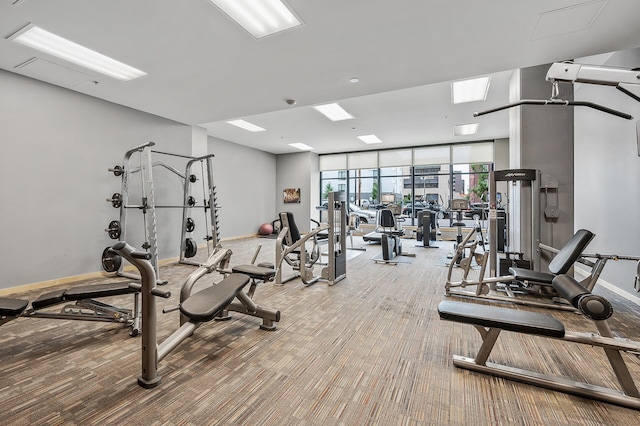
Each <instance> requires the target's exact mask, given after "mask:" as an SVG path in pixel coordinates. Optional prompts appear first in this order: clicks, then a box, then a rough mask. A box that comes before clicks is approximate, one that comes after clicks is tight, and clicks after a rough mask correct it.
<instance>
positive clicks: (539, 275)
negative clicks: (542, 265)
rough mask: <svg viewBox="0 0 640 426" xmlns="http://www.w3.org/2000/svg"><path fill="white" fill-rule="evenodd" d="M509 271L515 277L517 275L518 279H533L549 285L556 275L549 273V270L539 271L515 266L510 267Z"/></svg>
mask: <svg viewBox="0 0 640 426" xmlns="http://www.w3.org/2000/svg"><path fill="white" fill-rule="evenodd" d="M509 273H510V274H511V275H513V276H514V277H516V280H518V281H533V282H536V283H540V284H546V285H549V286H550V285H551V282H552V281H553V277H555V275H553V274H549V273H547V272H538V271H532V270H531V269H525V268H514V267H510V268H509Z"/></svg>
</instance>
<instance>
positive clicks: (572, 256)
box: [509, 229, 595, 290]
mask: <svg viewBox="0 0 640 426" xmlns="http://www.w3.org/2000/svg"><path fill="white" fill-rule="evenodd" d="M594 236H595V235H594V234H593V233H592V232H590V231H587V230H586V229H579V230H578V231H577V232H576V233H575V234H574V235H573V237H571V239H570V240H569V241H567V243H566V244H565V245H564V246H563V247H562V248H561V249H560V250H559V251H558V253H557V254H556V255H555V257H554V258H553V260H551V262H550V263H549V267H548V269H549V272H539V271H532V270H530V269H525V268H517V267H510V268H509V273H510V274H511V275H513V277H514V278H515V280H516V281H519V282H522V283H524V284H525V285H529V284H530V283H535V284H539V285H542V286H547V287H551V283H552V281H553V278H554V277H556V276H557V275H561V274H566V273H567V272H569V270H570V269H571V267H572V266H573V264H574V263H576V261H577V260H578V259H579V258H580V255H581V254H582V253H583V252H584V249H585V248H586V247H587V245H589V243H590V242H591V240H592V239H593V237H594ZM589 290H592V289H589Z"/></svg>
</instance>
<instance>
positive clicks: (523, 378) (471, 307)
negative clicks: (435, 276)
mask: <svg viewBox="0 0 640 426" xmlns="http://www.w3.org/2000/svg"><path fill="white" fill-rule="evenodd" d="M552 285H553V287H554V288H555V289H556V291H558V293H560V294H562V296H563V297H564V298H566V299H567V300H568V301H570V302H571V304H572V305H573V306H574V307H575V308H576V309H578V310H579V311H580V312H581V313H582V314H584V315H585V316H586V317H588V318H590V319H592V320H593V321H594V323H595V325H596V327H597V329H598V331H599V332H600V335H598V334H594V333H573V332H567V331H565V329H564V325H563V324H562V323H561V322H560V321H558V320H556V319H555V318H553V317H551V316H548V315H544V314H540V313H537V312H528V311H520V310H514V309H508V308H501V307H495V306H488V305H479V304H472V303H464V302H452V301H443V302H440V304H439V305H438V314H439V315H440V318H441V319H443V320H447V321H454V322H459V323H464V324H471V325H473V326H474V327H475V328H476V329H477V330H478V332H479V333H480V336H481V337H482V345H481V346H480V349H479V350H478V353H477V354H476V356H475V358H467V357H463V356H459V355H454V356H453V364H454V365H455V366H456V367H460V368H464V369H468V370H472V371H476V372H479V373H484V374H490V375H493V376H497V377H501V378H504V379H508V380H515V381H519V382H522V383H526V384H532V385H535V386H539V387H544V388H548V389H552V390H555V391H559V392H565V393H569V394H573V395H578V396H581V397H584V398H591V399H596V400H600V401H604V402H608V403H612V404H617V405H621V406H624V407H629V408H633V409H636V410H640V393H639V392H638V389H637V388H636V385H635V383H634V381H633V378H632V377H631V374H630V372H629V369H628V368H627V365H626V364H625V362H624V359H623V358H622V352H630V353H637V352H638V351H640V342H634V341H631V340H628V339H620V338H615V337H614V336H613V333H612V331H611V330H610V329H609V327H608V325H607V322H606V320H607V319H608V318H609V317H610V316H611V315H612V314H613V309H612V307H611V304H610V303H609V302H608V301H607V300H606V299H605V298H603V297H601V296H597V295H594V294H592V293H591V292H589V291H588V290H587V289H586V288H584V287H583V286H582V285H580V283H578V282H577V281H576V280H574V279H573V278H572V277H570V276H568V275H559V276H557V277H555V278H554V279H553V280H552ZM503 330H504V331H509V332H513V333H523V334H530V335H536V336H542V337H550V338H555V339H562V340H565V341H568V342H573V343H581V344H586V345H589V346H599V347H602V348H603V349H604V351H605V354H606V356H607V359H608V361H609V363H610V365H611V367H612V369H613V371H614V373H615V376H616V378H617V379H618V383H619V384H620V388H621V389H622V390H617V389H610V388H605V387H601V386H595V385H592V384H588V383H583V382H578V381H573V380H569V379H567V378H564V377H556V376H550V375H547V374H541V373H538V372H533V371H527V370H522V369H519V368H514V367H510V366H505V365H500V364H494V363H491V362H487V359H488V358H489V355H490V354H491V351H492V349H493V347H494V345H495V342H496V340H497V339H498V336H499V335H500V332H501V331H503ZM589 367H590V366H585V368H589Z"/></svg>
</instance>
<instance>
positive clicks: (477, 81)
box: [451, 76, 491, 104]
mask: <svg viewBox="0 0 640 426" xmlns="http://www.w3.org/2000/svg"><path fill="white" fill-rule="evenodd" d="M490 81H491V76H485V77H479V78H472V79H470V80H461V81H454V82H453V83H451V101H452V102H453V103H454V104H461V103H464V102H473V101H484V100H485V99H487V92H488V91H489V82H490Z"/></svg>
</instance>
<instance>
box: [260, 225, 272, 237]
mask: <svg viewBox="0 0 640 426" xmlns="http://www.w3.org/2000/svg"><path fill="white" fill-rule="evenodd" d="M258 233H259V234H260V235H271V234H273V226H272V225H271V224H270V223H263V224H262V225H260V228H259V229H258Z"/></svg>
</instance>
